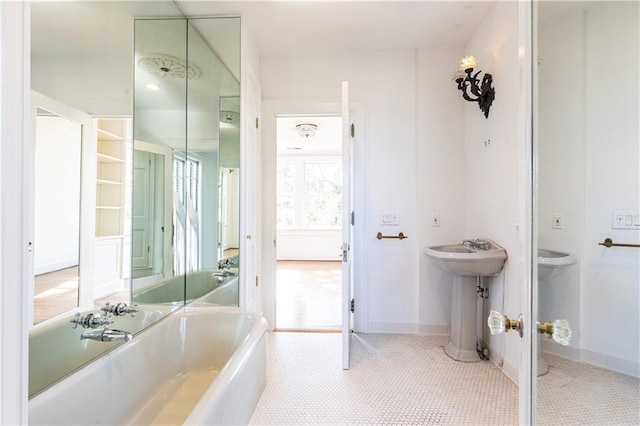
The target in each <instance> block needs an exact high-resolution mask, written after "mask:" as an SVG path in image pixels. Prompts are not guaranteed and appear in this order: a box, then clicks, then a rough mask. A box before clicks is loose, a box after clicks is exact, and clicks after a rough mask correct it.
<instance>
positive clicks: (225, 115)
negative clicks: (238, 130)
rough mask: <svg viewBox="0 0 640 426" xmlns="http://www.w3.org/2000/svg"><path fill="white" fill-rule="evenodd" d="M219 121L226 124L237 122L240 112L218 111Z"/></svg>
mask: <svg viewBox="0 0 640 426" xmlns="http://www.w3.org/2000/svg"><path fill="white" fill-rule="evenodd" d="M220 121H221V122H223V123H227V124H238V122H239V121H240V113H238V112H235V111H220Z"/></svg>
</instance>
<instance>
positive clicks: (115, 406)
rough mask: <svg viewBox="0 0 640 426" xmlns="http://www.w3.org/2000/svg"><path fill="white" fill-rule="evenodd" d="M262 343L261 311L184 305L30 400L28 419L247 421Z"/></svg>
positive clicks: (258, 380)
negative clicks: (251, 311)
mask: <svg viewBox="0 0 640 426" xmlns="http://www.w3.org/2000/svg"><path fill="white" fill-rule="evenodd" d="M266 340H267V323H266V321H265V320H264V318H263V317H262V316H260V315H258V314H254V313H250V312H246V311H243V310H241V309H239V308H236V307H221V306H197V307H195V306H186V307H185V308H183V309H182V310H180V311H178V312H176V313H173V314H172V315H169V316H168V317H166V318H165V319H163V320H162V321H160V322H159V323H158V324H156V325H155V326H153V327H150V328H148V329H147V330H145V331H143V332H142V333H140V334H138V335H136V336H135V337H134V338H133V340H132V341H130V342H127V343H124V344H122V345H120V346H119V347H117V348H116V349H114V350H112V351H110V352H109V353H107V354H105V355H104V356H102V357H100V358H98V359H97V360H95V361H94V362H92V363H90V364H88V365H87V366H85V367H84V368H82V369H81V370H78V371H77V372H76V373H74V374H71V375H69V376H68V377H66V378H65V379H64V380H61V381H60V382H58V383H57V384H56V385H54V386H52V387H50V388H48V389H46V390H45V391H43V392H41V393H40V394H38V395H36V396H35V397H34V398H32V399H31V400H30V401H29V424H33V425H38V424H58V425H89V424H108V425H125V424H127V425H128V424H136V425H151V424H153V425H157V424H247V423H248V422H249V420H250V418H251V415H252V413H253V410H254V408H255V406H256V404H257V403H258V399H259V398H260V395H261V393H262V390H263V389H264V386H265V384H266ZM93 343H98V342H93Z"/></svg>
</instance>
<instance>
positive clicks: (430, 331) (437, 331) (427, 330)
mask: <svg viewBox="0 0 640 426" xmlns="http://www.w3.org/2000/svg"><path fill="white" fill-rule="evenodd" d="M418 334H422V335H424V336H449V335H451V327H449V324H418Z"/></svg>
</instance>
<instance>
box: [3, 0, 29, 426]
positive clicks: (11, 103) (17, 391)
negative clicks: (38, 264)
mask: <svg viewBox="0 0 640 426" xmlns="http://www.w3.org/2000/svg"><path fill="white" fill-rule="evenodd" d="M30 33H31V28H30V5H29V3H28V2H0V40H1V41H0V43H1V45H0V211H2V215H0V282H1V283H2V285H0V424H27V407H28V403H27V393H28V391H27V389H28V384H27V383H28V382H27V369H28V331H29V318H30V317H31V309H32V308H31V303H28V301H29V297H30V290H29V288H28V287H29V286H27V285H25V284H24V283H26V282H27V279H26V278H27V273H28V269H27V268H28V266H29V264H30V263H29V258H31V257H32V256H31V255H30V254H29V251H28V250H29V245H28V243H29V239H28V235H29V229H28V220H27V218H26V217H25V215H24V213H25V212H26V211H28V208H29V205H28V202H29V201H28V197H27V196H26V194H25V190H26V188H25V182H24V167H25V165H26V164H25V155H26V154H27V153H28V149H29V143H28V141H29V139H30V131H31V120H30V118H29V111H30V109H29V86H30V79H31V75H30V52H31V50H30Z"/></svg>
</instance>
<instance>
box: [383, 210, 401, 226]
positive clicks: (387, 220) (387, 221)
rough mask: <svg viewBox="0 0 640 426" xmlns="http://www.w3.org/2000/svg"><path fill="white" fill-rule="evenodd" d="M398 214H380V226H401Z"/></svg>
mask: <svg viewBox="0 0 640 426" xmlns="http://www.w3.org/2000/svg"><path fill="white" fill-rule="evenodd" d="M399 224H400V220H399V219H398V212H382V213H380V225H399Z"/></svg>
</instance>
